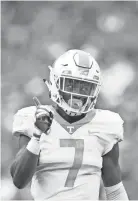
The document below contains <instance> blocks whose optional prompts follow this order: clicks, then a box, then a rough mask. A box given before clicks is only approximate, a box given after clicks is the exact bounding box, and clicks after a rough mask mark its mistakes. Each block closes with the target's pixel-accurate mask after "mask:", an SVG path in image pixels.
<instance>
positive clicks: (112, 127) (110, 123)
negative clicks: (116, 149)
mask: <svg viewBox="0 0 138 201" xmlns="http://www.w3.org/2000/svg"><path fill="white" fill-rule="evenodd" d="M106 113H107V114H106V115H102V118H101V119H99V120H98V121H97V122H95V124H94V125H93V127H91V132H93V134H94V135H96V136H97V137H98V139H99V142H100V144H101V145H102V147H103V155H105V154H106V153H108V152H109V151H111V150H112V148H113V146H114V145H115V144H116V143H117V142H120V141H122V140H123V131H124V129H123V123H124V121H123V120H122V118H121V117H120V115H119V114H117V113H114V112H110V111H109V112H106Z"/></svg>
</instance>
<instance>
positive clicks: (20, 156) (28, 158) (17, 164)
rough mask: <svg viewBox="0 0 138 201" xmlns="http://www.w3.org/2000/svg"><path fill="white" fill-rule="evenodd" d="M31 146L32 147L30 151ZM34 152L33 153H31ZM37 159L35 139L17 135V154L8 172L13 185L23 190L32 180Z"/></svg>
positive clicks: (37, 146)
mask: <svg viewBox="0 0 138 201" xmlns="http://www.w3.org/2000/svg"><path fill="white" fill-rule="evenodd" d="M31 146H33V147H34V149H33V148H32V150H30V149H31V148H30V147H31ZM33 152H34V153H33ZM38 157H39V142H38V141H37V140H36V139H35V138H31V140H30V138H29V137H27V136H25V135H24V134H20V135H19V152H18V153H17V155H16V157H15V160H14V161H13V163H12V165H11V168H10V171H11V176H12V178H13V183H14V185H15V186H16V187H17V188H19V189H21V188H24V187H25V186H26V185H27V184H28V183H29V182H30V181H31V179H32V177H33V175H34V173H35V171H36V167H37V164H38Z"/></svg>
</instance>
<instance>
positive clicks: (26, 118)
mask: <svg viewBox="0 0 138 201" xmlns="http://www.w3.org/2000/svg"><path fill="white" fill-rule="evenodd" d="M35 111H36V107H35V106H31V107H26V108H22V109H20V110H18V111H17V113H16V114H15V115H14V120H13V129H12V133H13V135H15V136H18V135H20V133H23V134H24V135H27V136H28V137H32V134H33V129H34V122H35Z"/></svg>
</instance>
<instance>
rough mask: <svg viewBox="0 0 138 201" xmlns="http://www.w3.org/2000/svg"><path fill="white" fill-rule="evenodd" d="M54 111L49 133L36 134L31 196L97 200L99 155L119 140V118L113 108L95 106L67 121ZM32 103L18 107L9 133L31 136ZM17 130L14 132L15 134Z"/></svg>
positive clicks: (100, 162)
mask: <svg viewBox="0 0 138 201" xmlns="http://www.w3.org/2000/svg"><path fill="white" fill-rule="evenodd" d="M46 107H47V108H49V109H50V110H52V111H53V113H54V119H53V122H52V125H51V131H50V133H49V135H46V134H44V133H43V134H42V136H41V138H40V150H41V151H40V157H39V165H38V167H37V170H36V172H35V174H34V176H33V178H32V183H31V193H32V196H33V197H34V199H35V200H44V199H48V200H55V199H60V200H61V199H64V200H66V199H75V200H98V199H99V188H100V180H101V168H102V156H103V155H104V154H106V153H108V152H109V151H110V150H111V149H112V147H113V146H114V144H115V143H117V142H118V141H121V140H123V120H122V119H121V117H120V116H119V115H118V114H117V113H114V112H111V111H108V110H98V109H95V110H93V111H92V112H89V113H88V114H87V115H86V116H85V117H84V118H83V119H81V120H79V121H77V122H75V123H68V122H67V121H66V120H65V119H63V118H62V117H61V116H60V115H59V114H58V113H57V112H56V111H55V110H54V108H52V106H46ZM35 111H36V107H35V106H32V107H28V108H23V109H21V110H19V111H18V112H17V113H16V114H15V116H14V122H13V134H14V135H18V134H19V133H20V132H23V133H24V134H25V135H27V136H29V137H30V138H31V137H32V134H33V132H34V129H35V128H34V122H35ZM17 132H18V134H17Z"/></svg>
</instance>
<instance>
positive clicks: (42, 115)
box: [33, 97, 53, 134]
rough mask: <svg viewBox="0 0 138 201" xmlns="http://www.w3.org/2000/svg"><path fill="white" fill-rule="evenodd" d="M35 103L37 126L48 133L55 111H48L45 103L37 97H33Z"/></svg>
mask: <svg viewBox="0 0 138 201" xmlns="http://www.w3.org/2000/svg"><path fill="white" fill-rule="evenodd" d="M33 100H34V103H35V105H36V112H35V117H36V121H35V126H36V127H37V128H38V129H39V130H40V131H42V133H46V134H47V131H48V130H49V129H50V126H51V124H52V120H53V113H52V112H51V111H48V109H46V107H45V106H44V105H42V104H41V103H40V101H39V100H38V98H37V97H33Z"/></svg>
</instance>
